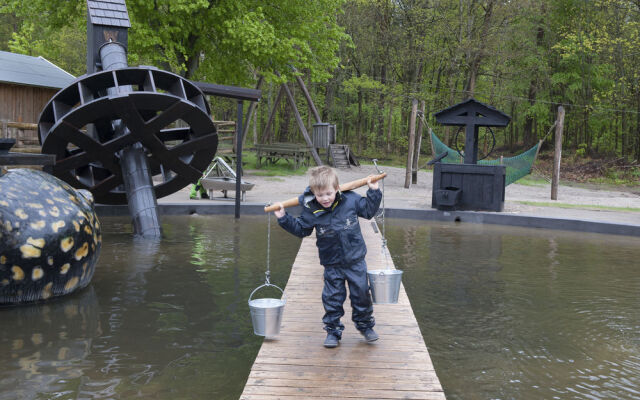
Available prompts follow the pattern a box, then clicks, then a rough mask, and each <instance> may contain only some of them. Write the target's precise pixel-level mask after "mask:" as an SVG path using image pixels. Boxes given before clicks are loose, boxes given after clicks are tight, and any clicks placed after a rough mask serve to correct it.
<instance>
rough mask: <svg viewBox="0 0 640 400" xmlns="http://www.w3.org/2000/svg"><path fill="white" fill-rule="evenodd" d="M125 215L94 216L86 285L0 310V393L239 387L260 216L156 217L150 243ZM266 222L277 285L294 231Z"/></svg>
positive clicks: (258, 267)
mask: <svg viewBox="0 0 640 400" xmlns="http://www.w3.org/2000/svg"><path fill="white" fill-rule="evenodd" d="M129 221H130V220H129V218H128V217H127V218H101V222H102V225H103V228H102V229H103V246H102V252H101V254H100V259H99V261H98V265H97V268H96V273H95V275H94V277H93V280H92V282H91V284H90V285H89V286H88V287H87V288H85V289H84V290H82V291H80V292H78V293H76V294H73V295H71V296H69V297H66V298H60V299H57V300H54V301H51V302H49V303H45V304H37V305H30V306H20V307H11V308H1V309H0V321H2V325H1V328H0V348H1V349H2V351H0V365H2V369H0V399H1V400H14V399H76V398H82V399H113V398H121V399H128V398H153V399H158V400H160V399H178V398H180V399H187V398H190V399H205V398H206V399H237V398H238V397H239V396H240V394H241V393H242V390H243V388H244V384H245V382H246V379H247V377H248V375H249V370H250V369H251V365H252V363H253V360H254V359H255V357H256V355H257V353H258V350H259V349H260V345H261V343H262V338H261V337H258V336H255V335H254V334H253V328H252V325H251V317H250V314H249V307H248V305H247V300H248V296H249V294H250V293H251V291H252V290H253V289H254V288H256V287H257V286H259V285H260V284H262V283H263V282H264V273H265V269H266V248H267V224H266V221H267V219H266V217H251V216H243V217H242V218H241V219H240V220H239V221H238V220H236V219H235V218H234V217H233V216H216V217H202V216H191V217H184V216H182V217H163V218H162V223H163V230H164V235H165V237H164V238H163V240H162V242H161V243H154V242H149V241H136V240H133V238H132V235H131V233H130V229H131V227H130V223H129ZM271 233H272V235H271V252H270V264H271V282H273V283H275V284H278V285H279V286H281V287H283V286H284V285H285V283H286V281H287V279H288V278H289V273H290V267H291V264H292V262H293V260H294V258H295V255H296V253H297V251H298V247H299V243H300V240H299V239H297V238H295V237H292V236H291V235H289V234H288V233H286V232H284V230H282V229H280V228H279V227H277V223H275V220H274V221H272V232H271ZM265 294H266V295H269V293H265ZM274 295H275V293H274Z"/></svg>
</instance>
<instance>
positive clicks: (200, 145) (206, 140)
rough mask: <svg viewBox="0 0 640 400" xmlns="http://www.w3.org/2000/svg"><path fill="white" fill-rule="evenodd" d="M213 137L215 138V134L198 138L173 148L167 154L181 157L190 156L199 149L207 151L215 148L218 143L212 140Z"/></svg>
mask: <svg viewBox="0 0 640 400" xmlns="http://www.w3.org/2000/svg"><path fill="white" fill-rule="evenodd" d="M213 137H215V133H210V134H208V135H203V136H199V137H197V138H194V139H191V140H189V141H188V142H184V143H181V144H179V145H176V146H174V147H173V148H171V150H169V152H170V153H171V154H173V155H174V156H176V157H181V156H186V155H187V154H192V153H194V152H195V151H196V150H199V149H207V148H209V147H212V146H217V144H218V143H217V142H216V141H213V140H212V138H213Z"/></svg>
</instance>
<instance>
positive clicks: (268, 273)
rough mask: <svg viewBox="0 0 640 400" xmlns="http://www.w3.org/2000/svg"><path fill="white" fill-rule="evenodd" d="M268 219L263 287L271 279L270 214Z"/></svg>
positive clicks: (268, 283)
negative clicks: (265, 270) (265, 269)
mask: <svg viewBox="0 0 640 400" xmlns="http://www.w3.org/2000/svg"><path fill="white" fill-rule="evenodd" d="M270 205H271V203H267V206H270ZM267 214H268V217H267V220H268V221H269V222H268V224H267V272H266V273H265V280H264V284H265V285H271V282H270V279H271V270H270V269H269V259H270V253H271V213H267Z"/></svg>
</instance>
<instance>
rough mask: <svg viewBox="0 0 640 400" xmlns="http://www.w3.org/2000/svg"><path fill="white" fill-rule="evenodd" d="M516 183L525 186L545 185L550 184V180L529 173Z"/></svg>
mask: <svg viewBox="0 0 640 400" xmlns="http://www.w3.org/2000/svg"><path fill="white" fill-rule="evenodd" d="M514 183H517V184H518V185H524V186H545V185H548V184H549V181H547V180H546V179H545V178H542V177H537V176H531V175H527V176H525V177H523V178H520V179H518V180H517V181H515V182H514Z"/></svg>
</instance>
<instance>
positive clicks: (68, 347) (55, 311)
mask: <svg viewBox="0 0 640 400" xmlns="http://www.w3.org/2000/svg"><path fill="white" fill-rule="evenodd" d="M18 310H19V312H13V311H9V309H6V308H5V309H1V310H0V315H2V329H0V343H1V344H2V346H1V347H2V349H3V351H0V365H2V369H0V388H11V390H8V391H4V390H3V391H0V399H1V400H10V399H11V400H14V399H31V398H36V397H37V396H38V394H39V393H47V392H57V393H61V394H63V393H74V392H75V393H78V392H79V390H80V386H81V382H80V381H79V380H78V378H80V377H81V376H82V375H83V371H84V370H85V369H88V368H93V367H94V364H93V362H92V361H91V360H89V359H88V356H89V354H90V352H91V347H92V341H93V340H94V338H95V337H98V336H100V335H101V333H102V331H101V327H100V321H99V319H98V316H99V313H100V310H99V306H98V299H97V296H96V294H95V291H94V290H93V288H92V287H91V286H89V287H88V288H87V289H85V290H81V291H79V292H78V293H75V294H73V295H71V296H69V297H66V298H60V299H54V301H52V302H50V303H47V304H46V305H33V304H32V305H26V306H21V307H19V308H18Z"/></svg>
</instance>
